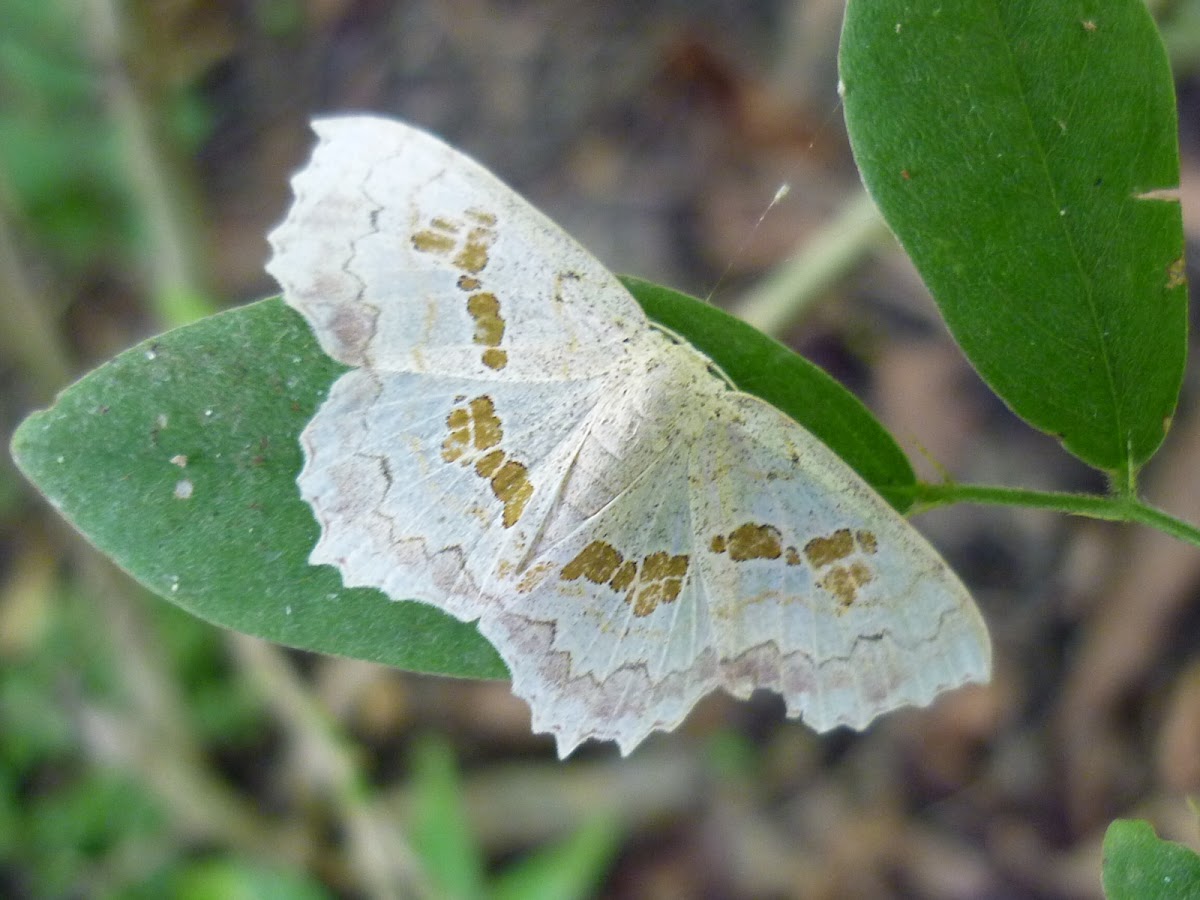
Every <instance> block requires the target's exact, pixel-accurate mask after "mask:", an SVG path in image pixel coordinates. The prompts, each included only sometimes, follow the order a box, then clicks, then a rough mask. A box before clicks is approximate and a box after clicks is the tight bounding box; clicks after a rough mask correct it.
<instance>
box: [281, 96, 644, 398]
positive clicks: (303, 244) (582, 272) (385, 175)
mask: <svg viewBox="0 0 1200 900" xmlns="http://www.w3.org/2000/svg"><path fill="white" fill-rule="evenodd" d="M313 128H314V130H315V131H316V133H317V135H318V137H319V142H318V144H317V147H316V149H315V150H314V152H313V156H312V159H311V160H310V162H309V163H308V165H307V166H305V167H304V168H303V169H302V170H301V171H300V172H299V173H298V174H297V175H296V176H295V177H294V178H293V181H292V186H293V190H294V192H295V198H296V199H295V203H294V204H293V206H292V207H291V209H290V211H289V212H288V215H287V217H286V219H285V220H284V222H283V223H282V224H281V225H279V226H278V227H277V228H276V229H275V230H274V231H273V232H272V233H271V235H270V237H269V240H270V243H271V247H272V250H273V254H272V257H271V260H270V262H269V263H268V265H267V270H268V271H269V272H270V273H271V274H272V275H273V276H274V277H275V279H276V280H277V281H278V282H279V283H280V285H281V286H282V288H283V295H284V299H285V300H286V301H287V303H288V304H290V305H291V306H293V307H295V308H296V309H297V310H298V311H299V312H301V313H302V314H303V315H304V316H305V317H306V318H307V319H308V321H309V323H310V324H311V325H312V327H313V330H314V332H315V333H316V335H317V338H318V340H319V341H320V343H321V346H322V348H323V349H324V350H325V352H326V353H328V354H329V355H330V356H332V357H333V358H334V359H337V360H339V361H340V362H343V363H345V364H347V365H350V366H367V367H370V368H373V369H376V370H379V371H405V372H425V373H429V374H441V375H448V376H465V377H482V378H488V379H491V380H545V379H562V378H573V377H588V376H591V375H595V374H597V373H598V372H603V371H607V370H608V369H609V368H610V367H611V366H612V365H613V362H614V359H616V358H618V357H619V356H620V355H621V353H622V345H623V342H624V340H625V339H626V338H628V337H630V336H634V335H637V334H639V333H640V332H642V331H644V330H645V328H646V319H645V316H644V314H643V313H642V311H641V308H640V307H639V306H638V305H637V303H636V302H635V301H634V299H633V298H632V297H631V296H630V295H629V293H628V292H627V291H626V290H625V289H624V287H622V286H621V284H620V282H618V281H617V280H616V278H615V277H614V276H613V275H612V274H611V273H610V272H608V271H607V270H606V269H605V268H604V267H603V266H602V265H601V264H600V263H599V262H598V261H597V260H596V259H595V258H594V257H593V256H591V254H589V253H588V252H587V251H586V250H584V249H583V248H582V247H580V246H579V244H577V243H576V242H575V241H574V240H572V239H571V238H570V237H569V236H568V235H567V234H566V233H565V232H564V231H563V230H562V229H560V228H559V227H558V226H556V225H554V223H552V222H551V221H550V220H549V219H547V218H546V217H545V216H543V215H542V214H541V213H540V212H538V211H537V210H536V209H534V208H533V207H532V206H530V205H529V204H528V203H527V202H526V201H525V200H524V199H522V198H521V197H520V196H519V195H517V194H516V193H515V192H514V191H513V190H512V189H510V188H509V187H508V186H506V185H505V184H504V183H503V182H501V181H500V180H499V179H498V178H496V177H495V176H494V175H492V174H491V173H490V172H488V171H487V170H486V169H484V168H483V167H482V166H480V165H479V164H478V163H476V162H474V161H473V160H471V159H469V158H468V157H466V156H464V155H463V154H461V153H459V152H458V151H456V150H454V149H452V148H450V147H448V146H447V145H446V144H443V143H442V142H441V141H439V140H438V139H436V138H434V137H433V136H432V135H429V134H427V133H426V132H424V131H421V130H420V129H417V128H413V127H411V126H409V125H405V124H403V123H400V122H395V121H391V120H388V119H383V118H376V117H373V116H347V117H337V118H328V119H319V120H317V121H315V122H314V123H313Z"/></svg>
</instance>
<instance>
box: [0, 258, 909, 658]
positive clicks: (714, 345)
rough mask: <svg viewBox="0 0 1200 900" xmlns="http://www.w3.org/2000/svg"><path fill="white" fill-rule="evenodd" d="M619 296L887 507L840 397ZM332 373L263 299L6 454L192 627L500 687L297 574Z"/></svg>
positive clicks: (28, 429) (667, 298)
mask: <svg viewBox="0 0 1200 900" xmlns="http://www.w3.org/2000/svg"><path fill="white" fill-rule="evenodd" d="M629 285H630V287H631V289H632V290H633V292H634V294H635V296H637V297H638V298H639V300H640V301H641V302H642V303H643V304H644V305H645V307H646V308H647V311H648V313H649V314H650V315H651V316H652V317H654V318H655V319H656V320H658V321H660V322H661V324H663V325H665V326H667V327H668V328H671V329H672V330H673V331H676V332H678V333H680V334H682V335H684V336H685V337H687V338H689V339H692V340H695V341H696V343H697V344H698V345H699V346H700V347H701V349H703V350H705V351H707V352H708V353H709V354H710V355H711V356H712V357H713V358H714V359H715V361H716V362H717V363H718V364H719V365H720V366H721V367H722V368H723V369H724V370H725V371H726V372H727V373H728V374H729V375H730V377H731V378H733V379H734V380H735V382H736V383H738V384H739V385H740V386H741V387H743V388H744V389H746V390H748V391H750V392H752V393H755V394H758V395H759V396H762V397H763V398H764V399H766V400H767V401H768V402H774V403H776V404H777V405H779V406H781V407H782V408H783V409H784V410H785V411H786V412H788V413H790V414H791V415H793V416H794V417H796V418H797V419H799V420H800V421H801V423H802V424H805V425H808V426H809V428H810V430H812V431H813V432H814V433H816V434H817V435H818V436H819V437H821V438H822V439H824V440H825V441H826V443H828V444H829V445H830V446H831V447H832V448H833V449H834V450H835V451H837V452H839V453H841V454H843V455H845V456H847V457H849V458H850V459H851V462H852V465H854V466H855V468H857V469H858V471H859V472H860V473H861V474H862V475H863V476H864V477H865V478H866V479H867V480H868V481H869V482H871V483H872V484H874V485H875V486H876V487H877V488H878V489H880V490H882V491H884V492H890V493H892V495H893V497H894V498H897V499H894V501H893V502H895V503H897V505H899V503H900V502H902V500H903V498H904V496H905V495H904V494H903V492H902V489H903V488H904V487H906V486H911V484H912V481H913V477H912V470H911V468H909V466H908V461H907V459H905V457H904V455H903V453H901V452H900V450H899V449H898V448H897V447H896V445H895V443H894V442H892V440H891V438H890V437H889V436H888V435H887V432H886V431H884V430H883V428H882V427H881V426H880V425H879V424H878V423H877V422H876V421H875V419H874V418H872V417H871V415H870V413H868V412H867V411H866V409H865V408H864V407H863V406H862V404H861V403H859V402H858V400H856V399H855V398H854V397H853V395H851V394H850V393H849V392H847V391H846V390H845V389H844V388H842V387H841V386H840V385H838V384H837V383H836V382H834V381H833V380H832V379H831V378H829V376H827V375H825V374H824V373H823V372H821V371H820V370H819V369H817V368H816V367H815V366H812V365H811V364H810V363H807V362H805V361H804V360H802V359H801V358H800V357H798V356H797V355H796V354H794V353H792V352H791V351H790V350H787V349H786V348H784V347H782V346H781V345H779V344H777V343H776V342H775V341H773V340H771V339H770V338H768V337H766V336H765V335H762V334H760V333H759V332H757V331H755V330H754V329H752V328H750V327H749V326H747V325H744V324H742V323H740V322H737V321H736V320H734V319H732V318H731V317H730V316H729V315H728V314H726V313H723V312H721V311H719V310H716V309H714V308H712V307H711V306H708V305H707V304H704V303H702V302H700V301H698V300H695V299H693V298H690V297H686V296H684V295H682V294H677V293H675V292H674V291H668V290H667V289H665V288H659V287H658V286H656V285H652V284H649V283H648V282H640V281H635V280H631V281H630V282H629ZM343 371H345V369H344V368H343V367H341V366H340V365H338V364H337V363H335V362H334V361H332V360H331V359H330V358H329V357H327V356H326V355H325V354H324V352H323V351H322V350H321V349H320V347H319V346H318V345H317V343H316V341H315V340H314V339H313V337H312V333H311V332H310V330H309V328H308V326H307V324H306V323H305V322H304V321H303V319H301V318H300V316H299V315H297V314H296V313H295V312H293V311H292V310H290V309H288V308H287V307H286V306H284V305H283V303H282V302H281V301H280V300H277V299H275V300H264V301H262V302H260V303H255V304H251V305H250V306H246V307H242V308H240V309H236V310H232V311H230V312H226V313H222V314H221V315H218V316H212V317H210V318H208V319H204V320H202V321H200V322H197V323H195V324H193V325H189V326H187V327H185V328H180V329H176V330H175V331H171V332H168V333H167V334H164V335H162V336H160V337H157V338H154V339H152V340H149V341H146V342H144V343H142V344H140V345H138V346H137V347H134V348H133V349H131V350H128V351H126V352H125V353H122V354H121V355H120V356H118V357H117V358H116V359H114V360H112V361H111V362H109V363H107V364H106V365H104V366H101V367H100V368H99V369H96V370H95V371H94V372H92V373H90V374H89V375H87V376H86V377H84V378H83V379H82V380H80V381H79V382H77V383H76V384H74V385H72V386H71V387H69V388H67V389H66V390H65V391H63V393H62V394H61V395H60V396H59V398H58V401H57V402H56V403H55V405H54V406H53V407H52V408H50V409H48V410H46V411H44V412H40V413H35V414H34V415H32V416H30V417H29V418H28V419H27V420H26V421H25V422H24V423H22V425H21V427H20V428H19V429H18V430H17V433H16V435H15V436H14V438H13V455H14V457H15V459H16V460H17V463H18V465H19V466H20V467H21V469H22V471H23V472H24V473H25V474H26V476H27V477H28V478H29V479H30V481H32V482H33V483H34V484H35V485H37V486H38V488H39V489H40V490H41V491H42V492H43V493H44V494H45V495H46V496H47V497H48V498H49V500H50V502H51V503H53V504H54V506H55V507H57V508H58V510H59V511H60V512H61V513H62V515H63V516H64V517H65V518H66V519H67V520H68V521H70V522H71V523H72V524H73V525H74V526H75V527H76V528H77V529H78V530H79V531H80V532H82V533H83V534H84V536H86V537H87V538H88V540H90V541H91V542H92V543H93V544H95V546H96V547H97V548H99V549H100V550H101V551H102V552H103V553H105V554H106V555H108V556H109V557H111V558H112V559H113V560H115V561H116V563H117V564H118V565H120V566H121V567H122V568H123V569H125V570H126V571H127V572H129V573H130V574H131V575H132V576H133V577H134V578H135V579H137V580H138V581H139V582H141V583H142V584H144V585H146V586H147V587H148V588H150V589H151V590H152V591H154V592H155V593H157V594H160V595H161V596H163V597H165V598H166V599H168V600H170V601H171V602H173V603H175V604H177V605H179V606H181V607H182V608H184V609H186V610H188V611H190V612H192V613H194V614H195V615H197V616H199V617H201V618H203V619H206V620H208V621H210V622H213V623H215V624H218V625H222V626H225V627H227V628H232V629H235V630H237V631H242V632H245V633H247V634H252V635H256V636H258V637H262V638H267V639H269V640H272V641H276V642H278V643H281V644H287V645H289V646H293V647H300V648H304V649H308V650H316V651H320V652H324V653H332V654H338V655H342V656H350V657H355V658H359V659H367V660H372V661H376V662H382V663H386V664H388V665H392V666H396V667H398V668H403V669H410V670H415V671H421V672H436V673H443V674H450V675H457V676H462V677H476V678H488V677H491V678H495V677H503V676H504V675H505V669H504V666H503V664H502V663H501V661H500V659H499V657H498V656H497V655H496V653H495V652H494V651H493V650H492V648H491V646H490V645H489V644H487V643H486V642H485V641H484V640H483V638H482V637H480V635H479V633H478V632H477V631H476V629H475V628H474V627H473V626H471V625H467V624H464V623H461V622H458V621H456V620H454V619H453V618H451V617H449V616H447V615H445V614H444V613H442V612H440V611H438V610H436V609H434V608H433V607H431V606H427V605H425V604H422V603H415V602H406V601H400V602H389V601H388V599H387V598H386V596H385V595H383V594H382V593H380V592H379V591H375V590H369V589H361V588H355V589H348V588H345V587H343V586H342V584H341V580H340V577H339V575H338V573H337V572H336V571H335V570H334V569H333V568H331V567H329V566H311V565H309V564H308V561H307V559H308V553H309V551H310V550H311V549H312V547H313V545H314V544H315V543H316V539H317V525H316V522H315V521H314V519H313V517H312V514H311V512H310V511H309V509H308V507H307V506H306V505H305V504H304V502H303V501H302V500H301V499H300V495H299V491H298V490H297V488H296V483H295V481H296V475H297V474H298V472H299V471H300V466H301V451H300V443H299V435H300V431H301V430H302V429H303V428H304V426H305V425H306V424H307V423H308V420H309V419H310V418H311V417H312V415H313V413H314V412H315V411H316V408H317V406H318V405H319V403H320V402H321V400H322V399H323V398H324V397H325V395H326V394H327V392H328V390H329V388H330V386H331V385H332V384H333V382H334V380H335V379H336V378H337V377H338V376H339V375H340V374H341V373H342V372H343ZM897 490H900V491H901V492H900V493H899V494H897V493H896V492H897Z"/></svg>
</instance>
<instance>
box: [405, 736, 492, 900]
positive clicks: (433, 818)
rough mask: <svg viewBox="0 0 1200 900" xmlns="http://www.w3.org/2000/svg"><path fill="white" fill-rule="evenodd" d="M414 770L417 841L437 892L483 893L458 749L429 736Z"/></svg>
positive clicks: (416, 753) (466, 898)
mask: <svg viewBox="0 0 1200 900" xmlns="http://www.w3.org/2000/svg"><path fill="white" fill-rule="evenodd" d="M412 769H413V772H412V785H413V792H414V795H415V797H414V804H413V805H414V809H413V823H412V828H411V833H412V845H413V850H414V851H415V852H416V854H417V856H418V857H420V859H421V863H422V864H423V866H424V869H425V874H426V875H428V876H429V878H430V880H431V881H432V882H433V886H434V887H435V888H436V891H437V896H439V897H448V898H454V900H471V898H477V897H482V896H483V857H482V855H481V854H480V850H479V846H478V845H477V844H476V842H475V839H474V837H473V836H472V835H471V827H470V823H469V822H468V821H467V814H466V810H465V808H464V806H463V798H462V788H461V786H460V785H459V780H458V770H457V768H456V766H455V761H454V753H453V751H451V749H450V746H449V745H448V744H447V743H446V742H445V741H443V740H439V739H437V738H434V737H426V738H424V739H423V740H420V741H418V742H417V744H416V746H415V747H414V750H413V763H412Z"/></svg>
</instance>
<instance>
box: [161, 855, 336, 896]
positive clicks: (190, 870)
mask: <svg viewBox="0 0 1200 900" xmlns="http://www.w3.org/2000/svg"><path fill="white" fill-rule="evenodd" d="M172 874H173V877H172V878H171V892H170V895H171V896H172V897H174V898H176V900H328V898H330V897H331V896H332V895H331V894H330V893H329V892H328V891H327V890H326V889H325V888H324V887H323V886H322V885H321V884H320V883H318V882H317V881H315V880H313V879H312V878H310V877H309V876H308V875H307V874H305V873H303V872H297V871H289V870H287V869H281V868H277V867H271V866H265V865H263V864H261V863H259V862H257V861H250V860H242V859H238V858H237V857H234V856H226V857H218V858H216V859H205V860H201V861H199V862H194V863H188V864H186V865H184V866H181V867H180V870H179V871H178V872H175V873H172ZM145 896H153V895H152V894H149V893H148V894H146V895H145ZM159 896H162V895H161V894H159Z"/></svg>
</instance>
